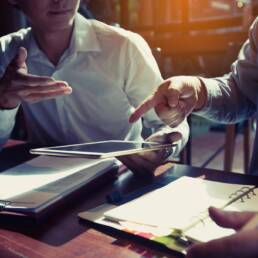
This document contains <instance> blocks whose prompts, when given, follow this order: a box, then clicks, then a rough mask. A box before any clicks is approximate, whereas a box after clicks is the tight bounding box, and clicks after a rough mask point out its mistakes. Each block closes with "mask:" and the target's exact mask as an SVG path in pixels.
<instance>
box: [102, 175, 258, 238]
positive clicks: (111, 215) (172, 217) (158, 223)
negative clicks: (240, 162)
mask: <svg viewBox="0 0 258 258" xmlns="http://www.w3.org/2000/svg"><path fill="white" fill-rule="evenodd" d="M210 206H215V207H218V208H222V209H229V210H234V211H243V210H248V211H258V190H257V188H256V187H255V186H252V185H236V184H228V183H220V182H214V181H209V180H204V179H201V178H191V177H182V178H180V179H178V180H176V181H174V182H172V183H170V184H168V185H166V186H164V187H162V188H159V189H158V190H155V191H153V192H151V193H148V194H145V195H143V196H141V197H139V198H137V199H135V200H133V201H131V202H129V203H126V204H124V205H121V206H119V207H117V208H114V209H111V210H109V211H107V212H105V213H104V218H105V219H107V220H110V221H113V222H117V223H120V224H121V225H124V226H125V225H126V227H127V228H129V229H130V228H131V229H134V230H135V229H136V228H138V229H139V226H141V228H144V227H145V231H146V230H147V231H148V230H150V229H152V232H154V231H156V232H157V231H159V232H164V235H165V234H167V235H169V234H171V235H174V236H177V237H179V236H182V237H184V238H187V239H188V240H190V241H193V242H205V241H209V240H211V239H215V238H219V237H223V236H227V235H230V234H232V233H233V232H234V231H233V230H231V229H223V228H221V227H219V226H217V225H216V224H215V223H214V222H213V221H211V219H210V217H209V216H208V208H209V207H210ZM161 235H162V233H161Z"/></svg>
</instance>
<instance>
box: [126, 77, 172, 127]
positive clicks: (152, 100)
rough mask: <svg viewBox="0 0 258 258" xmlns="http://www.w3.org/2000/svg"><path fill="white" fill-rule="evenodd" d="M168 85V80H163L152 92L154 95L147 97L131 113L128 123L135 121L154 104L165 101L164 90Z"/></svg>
mask: <svg viewBox="0 0 258 258" xmlns="http://www.w3.org/2000/svg"><path fill="white" fill-rule="evenodd" d="M169 85H170V81H166V82H164V83H163V84H162V85H161V86H160V87H159V88H158V89H157V91H156V92H155V93H154V95H152V96H150V97H148V98H147V99H146V100H145V101H143V103H142V104H141V105H140V106H138V107H137V108H136V109H135V111H134V112H133V113H132V114H131V116H130V118H129V122H130V123H134V122H136V121H137V120H138V119H140V118H141V117H142V116H143V115H144V114H145V113H146V112H148V111H149V110H150V109H152V108H154V107H155V106H156V105H158V104H160V103H166V102H167V99H166V91H167V89H168V87H169Z"/></svg>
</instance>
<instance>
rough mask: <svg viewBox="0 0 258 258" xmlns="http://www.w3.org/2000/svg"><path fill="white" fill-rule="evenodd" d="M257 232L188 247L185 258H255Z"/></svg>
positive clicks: (239, 234)
mask: <svg viewBox="0 0 258 258" xmlns="http://www.w3.org/2000/svg"><path fill="white" fill-rule="evenodd" d="M257 241H258V234H257V230H253V231H246V232H241V233H237V234H234V235H232V236H229V237H225V238H221V239H217V240H213V241H210V242H208V243H205V244H198V245H194V246H193V247H190V248H189V249H188V251H187V255H186V258H207V257H209V258H218V257H232V258H243V257H245V258H255V257H257V254H258V245H257Z"/></svg>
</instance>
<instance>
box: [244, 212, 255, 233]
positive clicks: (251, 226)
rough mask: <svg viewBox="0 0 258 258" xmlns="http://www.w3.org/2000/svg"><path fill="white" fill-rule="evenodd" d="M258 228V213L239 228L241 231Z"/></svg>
mask: <svg viewBox="0 0 258 258" xmlns="http://www.w3.org/2000/svg"><path fill="white" fill-rule="evenodd" d="M255 228H256V229H258V214H257V215H255V216H254V217H253V218H251V219H250V220H249V222H247V224H246V225H245V226H244V227H243V228H242V229H241V231H247V230H252V229H255Z"/></svg>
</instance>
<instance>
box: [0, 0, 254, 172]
mask: <svg viewBox="0 0 258 258" xmlns="http://www.w3.org/2000/svg"><path fill="white" fill-rule="evenodd" d="M6 2H7V1H1V2H0V17H1V20H0V35H5V34H8V33H10V32H13V31H16V30H18V29H19V28H22V27H26V26H29V24H28V21H26V19H25V18H24V16H23V15H22V13H20V12H19V11H18V10H16V9H14V8H12V7H11V6H9V5H8V4H7V3H6ZM80 12H81V13H82V14H83V15H84V16H85V17H87V18H89V19H97V20H100V21H102V22H105V23H107V24H110V25H113V26H120V27H122V28H125V29H128V30H131V31H134V32H137V33H139V34H140V35H142V36H143V37H144V38H145V40H146V41H147V42H148V43H149V45H150V47H151V49H152V51H153V54H154V56H155V58H156V60H157V62H158V64H159V67H160V70H161V72H162V75H163V77H164V78H168V77H170V76H174V75H198V76H205V77H214V76H221V75H223V74H225V73H228V72H229V71H230V65H231V63H232V62H233V61H234V60H235V59H236V57H237V54H238V51H239V49H240V47H241V45H242V44H243V42H244V41H245V40H246V38H247V36H248V28H249V26H250V24H251V23H252V21H253V20H254V19H255V17H256V15H257V13H258V1H256V0H84V1H82V2H81V8H80ZM189 123H190V125H191V139H190V141H189V144H188V146H187V147H186V149H185V151H184V152H183V153H182V155H181V157H179V160H178V161H179V162H183V163H187V164H192V165H194V166H202V167H209V168H216V169H225V170H227V171H235V172H244V171H246V169H247V166H248V164H249V157H250V150H251V147H252V139H253V130H252V127H253V126H254V125H253V122H252V121H245V122H243V123H241V124H238V125H231V126H221V125H217V124H214V123H212V122H210V121H207V120H204V119H201V118H199V117H195V116H191V117H190V118H189ZM23 137H24V132H22V130H20V128H19V127H17V128H15V130H14V133H13V138H23Z"/></svg>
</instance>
